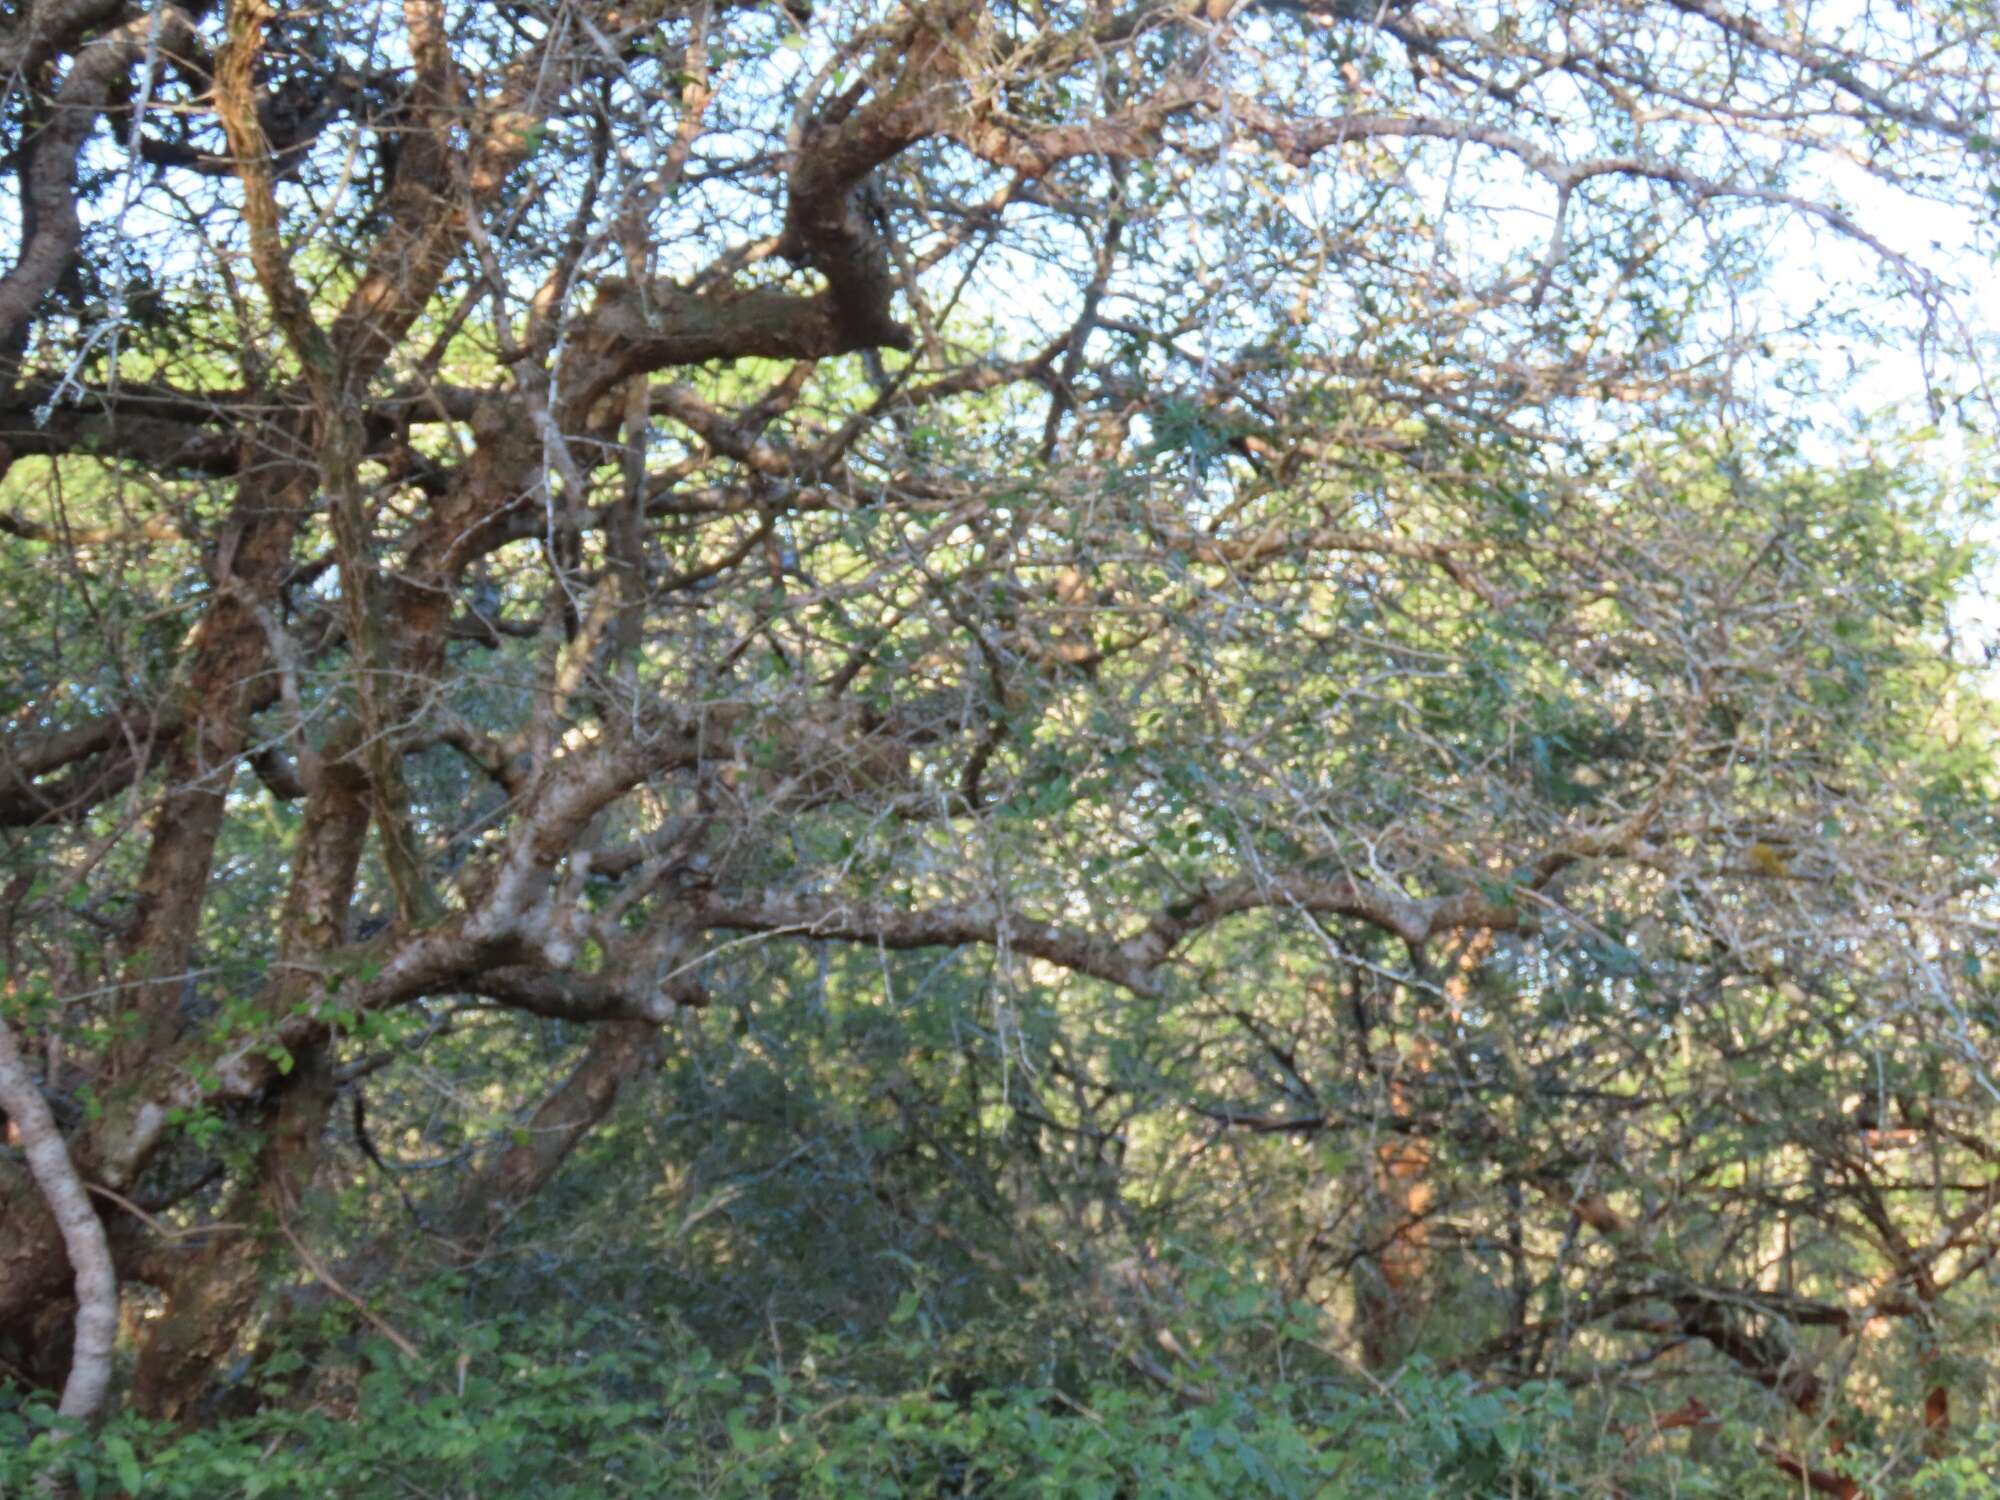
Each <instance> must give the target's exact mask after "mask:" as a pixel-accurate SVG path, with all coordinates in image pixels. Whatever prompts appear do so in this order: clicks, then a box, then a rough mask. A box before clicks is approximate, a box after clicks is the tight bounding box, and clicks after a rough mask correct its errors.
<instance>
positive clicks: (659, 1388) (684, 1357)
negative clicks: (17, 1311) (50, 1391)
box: [0, 1317, 1577, 1500]
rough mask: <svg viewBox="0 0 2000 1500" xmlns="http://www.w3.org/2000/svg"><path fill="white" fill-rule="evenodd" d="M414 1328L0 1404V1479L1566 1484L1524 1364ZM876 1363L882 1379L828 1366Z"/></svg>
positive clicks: (1002, 1491)
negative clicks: (1521, 1377) (262, 1397)
mask: <svg viewBox="0 0 2000 1500" xmlns="http://www.w3.org/2000/svg"><path fill="white" fill-rule="evenodd" d="M431 1332H432V1333H433V1339H432V1340H431V1342H432V1344H433V1347H435V1348H437V1349H439V1350H440V1351H443V1352H441V1353H439V1354H438V1355H437V1356H436V1357H434V1358H433V1359H431V1360H430V1361H428V1362H426V1363H421V1364H420V1363H417V1362H413V1361H410V1360H408V1359H406V1358H404V1357H403V1356H401V1355H399V1354H397V1353H396V1351H395V1350H394V1349H393V1348H391V1347H390V1346H389V1345H388V1344H387V1343H386V1342H384V1341H382V1340H379V1339H370V1340H367V1341H366V1342H365V1343H364V1345H363V1347H362V1348H361V1349H360V1350H358V1351H357V1353H356V1355H355V1357H354V1359H353V1368H352V1372H351V1376H350V1377H349V1378H346V1379H345V1380H344V1381H342V1382H339V1385H340V1388H339V1389H328V1388H323V1389H322V1390H321V1392H320V1395H319V1399H318V1400H317V1401H316V1402H315V1403H314V1404H312V1405H310V1406H307V1407H304V1408H284V1407H277V1408H272V1409H268V1410H265V1411H263V1412H261V1413H259V1414H257V1415H255V1416H253V1417H248V1418H232V1419H224V1420H221V1421H217V1422H214V1423H211V1424H208V1425H205V1426H204V1427H202V1428H200V1429H199V1430H196V1431H192V1432H176V1431H173V1430H171V1429H169V1428H167V1427H164V1426H159V1425H154V1424H148V1423H145V1422H142V1421H139V1420H136V1419H131V1418H124V1419H119V1420H116V1421H113V1422H112V1423H110V1424H108V1425H107V1426H105V1427H104V1428H103V1429H102V1430H101V1431H99V1432H97V1433H95V1434H94V1435H90V1436H86V1437H69V1438H67V1439H64V1438H63V1437H62V1435H61V1434H60V1433H59V1432H58V1430H57V1429H56V1428H55V1427H54V1426H53V1425H52V1423H51V1420H50V1417H49V1414H48V1412H47V1410H46V1408H44V1407H40V1406H28V1407H25V1408H15V1409H12V1410H6V1411H0V1487H4V1488H7V1489H9V1490H10V1491H11V1490H12V1488H13V1487H14V1486H17V1485H18V1486H22V1487H24V1488H25V1486H26V1484H27V1483H28V1482H29V1481H30V1480H31V1478H32V1476H34V1475H36V1474H38V1473H44V1472H49V1471H50V1470H51V1466H53V1472H56V1473H60V1474H62V1475H64V1476H65V1477H67V1478H69V1479H70V1480H71V1481H72V1482H73V1483H74V1484H75V1486H76V1488H77V1492H78V1493H79V1494H80V1495H82V1496H84V1497H86V1500H91V1497H99V1496H111V1495H123V1496H129V1497H132V1500H235V1497H241V1500H257V1497H298V1500H306V1497H321V1496H324V1497H329V1500H331V1497H341V1500H346V1497H355V1500H377V1497H379V1500H391V1497H398V1500H400V1497H405V1496H409V1495H415V1494H454V1495H459V1494H463V1495H495V1496H498V1495H508V1496H512V1495H530V1494H532V1495H535V1496H537V1497H543V1500H570V1497H575V1500H582V1497H586V1496H598V1495H634V1496H639V1495H675V1496H683V1495H686V1496H694V1495H700V1496H712V1497H717V1500H754V1497H765V1496H784V1497H797V1500H848V1497H860V1496H869V1497H884V1500H888V1497H901V1496H946V1495H977V1496H982V1497H987V1500H1055V1497H1063V1500H1116V1497H1138V1496H1176V1497H1188V1500H1231V1497H1238V1496H1246V1495H1253V1494H1254V1495H1269V1496H1298V1497H1305V1496H1313V1497H1320V1500H1347V1497H1355V1500H1359V1497H1362V1496H1372V1495H1379V1494H1381V1493H1384V1491H1385V1489H1394V1490H1395V1491H1397V1492H1398V1493H1402V1494H1408V1495H1428V1496H1437V1497H1462V1500H1483V1497H1487V1496H1496V1497H1497V1496H1503V1495H1519V1494H1546V1495H1554V1494H1561V1493H1576V1492H1577V1491H1576V1490H1575V1489H1574V1487H1573V1486H1572V1485H1570V1484H1569V1483H1568V1481H1566V1480H1565V1478H1564V1477H1563V1475H1564V1471H1565V1470H1566V1469H1567V1468H1569V1467H1570V1466H1571V1463H1572V1459H1573V1455H1572V1454H1570V1453H1568V1452H1566V1451H1565V1450H1566V1447H1567V1446H1568V1442H1569V1439H1568V1432H1569V1428H1570V1425H1571V1424H1572V1422H1573V1421H1574V1419H1575V1413H1574V1411H1573V1410H1572V1408H1571V1405H1570V1402H1569V1399H1568V1397H1567V1396H1565V1395H1564V1394H1563V1393H1562V1392H1561V1391H1560V1390H1559V1389H1557V1388H1555V1387H1550V1386H1527V1387H1522V1388H1519V1389H1513V1390H1509V1389H1486V1388H1482V1387H1480V1386H1478V1385H1477V1384H1476V1383H1475V1382H1473V1381H1471V1380H1470V1379H1468V1378H1466V1377H1464V1376H1444V1375H1438V1374H1434V1373H1432V1372H1429V1371H1427V1370H1424V1369H1421V1368H1415V1369H1412V1370H1409V1371H1406V1372H1405V1373H1404V1375H1403V1376H1402V1377H1401V1378H1400V1379H1398V1380H1397V1381H1395V1382H1393V1383H1391V1384H1389V1385H1383V1386H1350V1385H1346V1384H1342V1383H1339V1382H1335V1381H1330V1380H1305V1381H1297V1382H1281V1383H1277V1384H1272V1385H1260V1384H1255V1383H1250V1382H1235V1383H1230V1384H1223V1385H1220V1386H1219V1387H1217V1388H1215V1389H1214V1390H1212V1391H1210V1392H1208V1393H1206V1394H1202V1395H1196V1394H1193V1393H1191V1392H1183V1393H1180V1394H1176V1393H1174V1392H1171V1391H1167V1390H1162V1389H1160V1388H1158V1387H1156V1386H1152V1385H1146V1384H1134V1383H1130V1382H1124V1383H1113V1382H1108V1381H1096V1382H1093V1383H1091V1384H1089V1385H1087V1386H1086V1387H1084V1388H1083V1389H1082V1390H1080V1391H1078V1392H1075V1393H1071V1392H1068V1391H1065V1390H1063V1389H1061V1388H1059V1387H1057V1386H1054V1385H1049V1384H1019V1385H1008V1386H994V1387H983V1386H978V1385H976V1384H973V1383H971V1381H970V1380H969V1378H968V1372H966V1371H963V1370H960V1371H957V1372H955V1373H954V1374H953V1375H952V1376H951V1377H950V1378H944V1377H943V1376H941V1375H939V1374H936V1373H934V1374H933V1375H932V1376H931V1378H929V1379H926V1378H924V1376H923V1373H922V1372H923V1371H924V1369H925V1367H926V1365H927V1364H933V1363H934V1362H935V1358H936V1355H937V1353H938V1349H937V1347H936V1346H935V1345H934V1344H931V1343H929V1342H927V1341H926V1340H924V1339H923V1338H922V1337H921V1336H919V1335H918V1334H916V1333H915V1332H913V1331H912V1332H906V1333H904V1334H901V1335H898V1336H896V1337H893V1338H887V1339H884V1340H882V1341H881V1342H880V1343H879V1344H877V1345H876V1346H874V1347H848V1346H844V1345H843V1344H842V1343H841V1342H840V1341H838V1340H835V1339H832V1338H820V1339H815V1340H812V1341H810V1342H809V1344H808V1346H807V1350H806V1352H805V1353H804V1354H803V1355H802V1356H801V1357H799V1358H797V1359H795V1360H793V1361H791V1362H789V1363H788V1362H785V1361H783V1360H781V1359H779V1358H778V1357H777V1356H775V1355H774V1354H771V1353H769V1352H768V1351H766V1352H764V1353H762V1354H761V1355H758V1356H750V1355H746V1356H744V1357H739V1358H737V1359H734V1360H730V1361H723V1360H719V1359H717V1358H715V1357H713V1356H712V1355H711V1354H709V1353H708V1351H707V1350H706V1349H705V1348H703V1346H702V1345H701V1344H700V1343H699V1342H697V1341H696V1340H695V1339H693V1338H692V1337H691V1336H690V1335H688V1334H686V1333H685V1332H684V1331H680V1330H678V1329H677V1328H675V1327H673V1326H672V1325H667V1326H664V1327H654V1328H649V1329H635V1328H633V1327H632V1326H630V1325H628V1324H623V1323H616V1322H613V1321H610V1320H607V1319H603V1318H585V1319H582V1320H579V1321H578V1322H575V1323H572V1324H564V1323H561V1322H558V1321H554V1320H549V1319H529V1318H525V1317H515V1318H508V1319H503V1320H499V1321H496V1322H493V1323H487V1324H480V1325H475V1326H471V1327H467V1326H464V1325H462V1324H454V1323H453V1322H452V1321H451V1320H450V1319H449V1318H441V1319H440V1321H439V1326H437V1327H436V1328H434V1329H433V1330H431ZM294 1363H296V1357H295V1356H294V1357H291V1358H287V1357H284V1356H280V1357H278V1358H274V1359H272V1360H269V1361H267V1362H266V1364H265V1366H264V1370H263V1376H264V1378H265V1379H266V1380H267V1381H270V1382H273V1383H274V1384H273V1389H274V1390H275V1389H277V1388H278V1384H279V1383H282V1382H283V1380H284V1379H286V1378H287V1377H289V1376H290V1375H291V1374H293V1373H294V1372H293V1370H292V1369H291V1366H292V1365H293V1364H294ZM885 1367H896V1368H900V1369H902V1370H903V1371H904V1372H905V1373H906V1375H907V1377H908V1378H907V1380H906V1381H905V1383H903V1384H900V1385H899V1384H895V1383H884V1382H882V1381H880V1380H876V1381H872V1382H869V1381H862V1380H859V1379H857V1378H855V1376H854V1374H853V1373H852V1371H853V1370H854V1369H856V1368H862V1369H874V1370H877V1371H880V1370H882V1369H883V1368H885ZM24 1439H25V1441H24Z"/></svg>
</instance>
